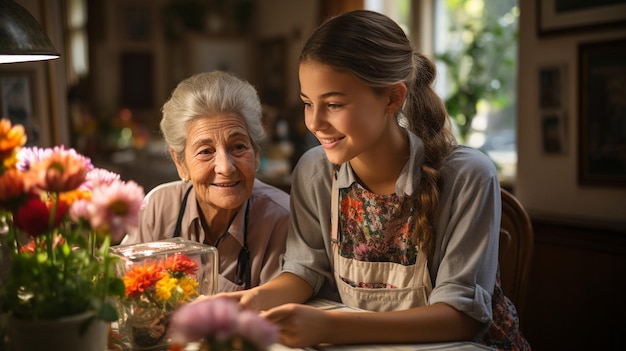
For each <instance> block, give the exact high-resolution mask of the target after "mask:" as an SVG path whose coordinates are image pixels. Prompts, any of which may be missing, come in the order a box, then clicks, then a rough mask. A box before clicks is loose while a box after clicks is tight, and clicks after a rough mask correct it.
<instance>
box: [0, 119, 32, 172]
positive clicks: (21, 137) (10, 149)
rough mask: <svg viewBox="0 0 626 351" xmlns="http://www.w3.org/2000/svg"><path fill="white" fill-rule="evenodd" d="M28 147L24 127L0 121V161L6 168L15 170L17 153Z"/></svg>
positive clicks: (3, 120)
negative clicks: (25, 146) (23, 147)
mask: <svg viewBox="0 0 626 351" xmlns="http://www.w3.org/2000/svg"><path fill="white" fill-rule="evenodd" d="M24 145H26V131H25V130H24V126H22V125H19V124H18V125H16V126H12V125H11V121H10V120H8V119H6V118H2V119H0V159H1V160H2V166H3V167H4V168H13V167H14V166H15V163H16V162H17V157H16V156H17V152H18V150H19V148H20V147H22V146H24Z"/></svg>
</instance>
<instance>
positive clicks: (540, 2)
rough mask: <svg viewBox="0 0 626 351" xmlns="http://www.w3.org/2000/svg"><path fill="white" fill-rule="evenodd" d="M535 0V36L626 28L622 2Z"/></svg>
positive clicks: (617, 0)
mask: <svg viewBox="0 0 626 351" xmlns="http://www.w3.org/2000/svg"><path fill="white" fill-rule="evenodd" d="M535 1H536V6H537V34H538V35H539V36H549V35H556V34H567V33H570V32H576V31H579V30H590V29H602V28H610V27H616V26H626V1H624V0H602V1H598V0H578V1H571V0H535Z"/></svg>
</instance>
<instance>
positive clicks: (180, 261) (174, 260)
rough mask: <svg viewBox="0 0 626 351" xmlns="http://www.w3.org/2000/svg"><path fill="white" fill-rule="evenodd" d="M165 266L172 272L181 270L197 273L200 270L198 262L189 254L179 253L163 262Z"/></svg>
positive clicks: (191, 273)
mask: <svg viewBox="0 0 626 351" xmlns="http://www.w3.org/2000/svg"><path fill="white" fill-rule="evenodd" d="M163 268H165V269H166V270H168V271H170V272H172V273H177V272H180V273H185V274H190V275H195V274H196V271H197V270H198V264H197V263H196V261H194V260H193V259H191V258H190V257H189V256H187V255H183V254H180V253H177V254H174V255H173V256H170V257H168V258H167V260H165V261H164V262H163Z"/></svg>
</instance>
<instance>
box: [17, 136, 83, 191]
mask: <svg viewBox="0 0 626 351" xmlns="http://www.w3.org/2000/svg"><path fill="white" fill-rule="evenodd" d="M35 156H36V157H34V158H33V159H31V160H30V164H29V166H28V167H29V171H28V172H29V173H31V174H33V175H34V177H35V182H36V183H35V185H36V186H37V187H38V188H40V189H42V190H45V191H51V192H66V191H71V190H75V189H77V188H78V187H79V186H80V185H81V184H82V183H83V182H84V181H85V177H86V176H87V172H89V171H91V170H92V169H93V165H92V164H91V160H90V159H89V158H87V157H85V156H83V155H81V154H79V153H77V152H76V150H74V149H65V147H64V146H55V147H54V148H53V149H47V150H44V152H43V155H41V154H39V155H35ZM37 156H43V157H42V158H41V159H37V158H38V157H37Z"/></svg>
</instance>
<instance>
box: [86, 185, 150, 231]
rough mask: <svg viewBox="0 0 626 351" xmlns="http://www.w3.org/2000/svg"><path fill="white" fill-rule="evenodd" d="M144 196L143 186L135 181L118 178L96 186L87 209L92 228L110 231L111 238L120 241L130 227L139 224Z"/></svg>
mask: <svg viewBox="0 0 626 351" xmlns="http://www.w3.org/2000/svg"><path fill="white" fill-rule="evenodd" d="M143 198H144V191H143V187H141V186H139V185H138V184H137V183H135V182H134V181H129V182H123V181H120V180H116V181H113V182H111V184H109V185H103V186H99V187H97V188H95V189H94V190H93V194H92V199H91V204H90V206H88V209H87V211H88V213H89V223H90V225H91V228H92V229H94V230H95V231H96V232H98V233H109V234H110V235H111V240H112V241H113V242H118V241H119V240H121V239H122V238H123V236H124V235H125V234H126V231H127V229H128V228H130V227H134V226H137V223H138V222H139V209H140V208H141V204H142V202H143ZM77 212H80V211H79V209H77ZM83 218H84V217H83Z"/></svg>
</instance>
